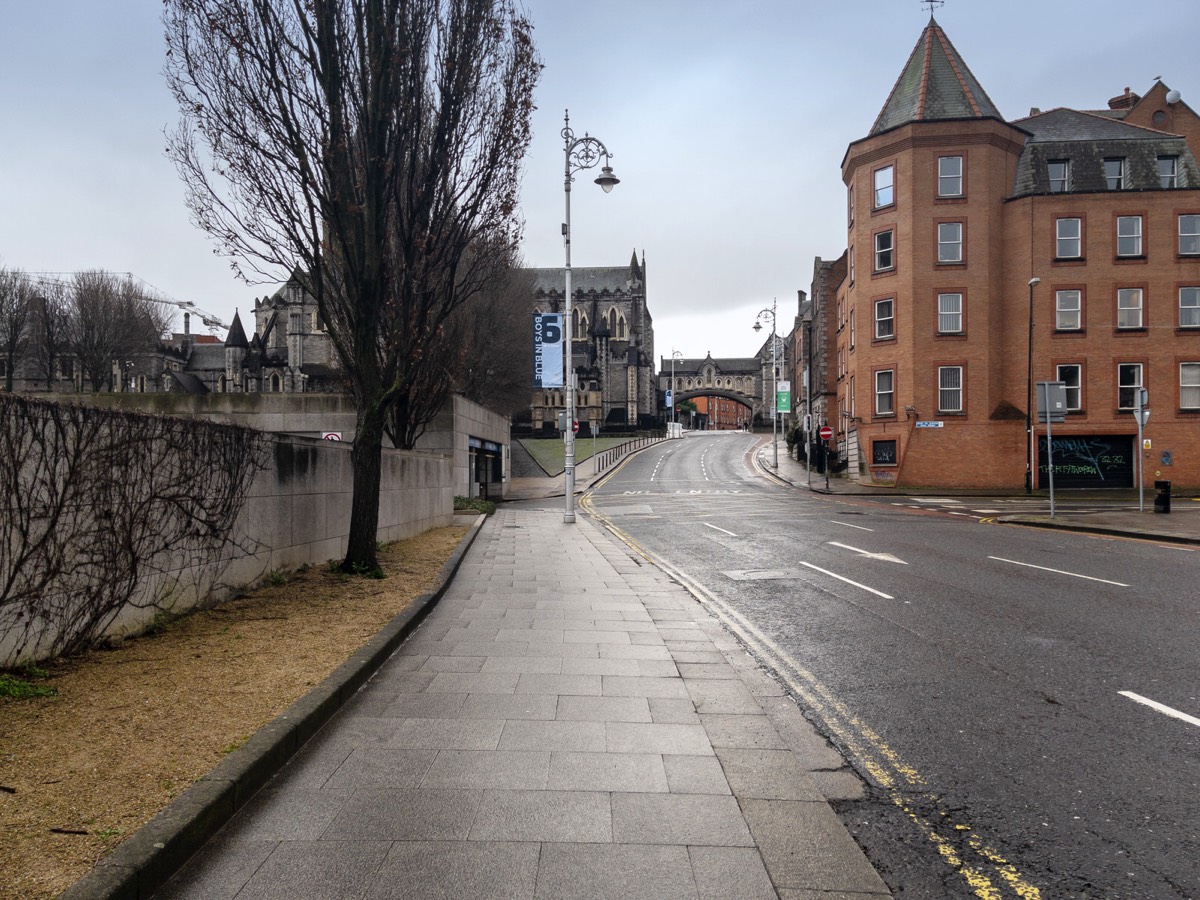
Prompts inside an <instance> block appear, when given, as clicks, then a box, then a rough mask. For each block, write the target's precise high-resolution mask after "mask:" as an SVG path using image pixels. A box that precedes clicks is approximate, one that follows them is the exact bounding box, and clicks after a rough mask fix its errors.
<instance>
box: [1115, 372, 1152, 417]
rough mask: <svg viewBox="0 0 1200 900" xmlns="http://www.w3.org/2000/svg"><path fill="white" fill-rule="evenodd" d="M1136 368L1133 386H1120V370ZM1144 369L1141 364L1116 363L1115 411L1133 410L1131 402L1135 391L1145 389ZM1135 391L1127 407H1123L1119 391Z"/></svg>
mask: <svg viewBox="0 0 1200 900" xmlns="http://www.w3.org/2000/svg"><path fill="white" fill-rule="evenodd" d="M1134 367H1136V368H1137V381H1136V382H1134V383H1133V384H1121V370H1122V369H1127V368H1134ZM1143 373H1144V369H1143V368H1142V364H1141V363H1117V409H1133V400H1134V397H1136V390H1137V389H1138V388H1140V387H1145V386H1146V385H1145V384H1144V377H1145V376H1144V374H1143ZM1123 390H1124V391H1129V390H1132V391H1135V394H1134V395H1133V396H1131V397H1130V400H1129V405H1128V406H1125V405H1122V403H1121V391H1123Z"/></svg>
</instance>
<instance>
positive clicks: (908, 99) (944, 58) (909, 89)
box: [871, 18, 1004, 135]
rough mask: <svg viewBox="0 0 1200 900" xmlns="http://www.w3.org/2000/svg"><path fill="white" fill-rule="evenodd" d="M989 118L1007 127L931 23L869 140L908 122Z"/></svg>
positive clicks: (997, 111) (960, 60)
mask: <svg viewBox="0 0 1200 900" xmlns="http://www.w3.org/2000/svg"><path fill="white" fill-rule="evenodd" d="M989 118H990V119H999V120H1000V121H1004V117H1003V116H1002V115H1000V111H999V110H998V109H997V108H996V105H995V104H994V103H992V101H991V99H990V98H989V97H988V95H987V92H986V91H984V89H983V87H982V86H981V85H980V84H979V82H978V81H977V80H976V78H975V76H974V75H973V74H971V70H970V69H968V68H967V64H966V63H965V62H963V60H962V57H961V56H959V55H958V51H957V50H955V49H954V45H953V44H951V43H950V39H949V38H947V37H946V33H945V32H944V31H942V28H941V26H940V25H938V23H937V22H936V21H935V20H934V19H933V18H930V20H929V24H928V25H927V26H926V27H925V30H924V31H923V32H921V37H920V39H919V40H918V41H917V46H916V47H915V48H913V52H912V55H911V56H909V58H908V62H907V63H906V64H905V66H904V69H903V70H902V71H901V72H900V77H899V78H898V79H896V84H895V85H894V86H893V87H892V92H891V94H890V95H889V96H888V99H887V102H886V103H885V104H884V105H883V109H882V110H880V112H879V116H878V118H876V119H875V124H874V125H873V126H872V128H871V134H872V135H876V134H879V133H881V132H884V131H888V130H889V129H892V128H898V127H899V126H901V125H907V124H908V123H909V122H933V121H939V120H946V119H989Z"/></svg>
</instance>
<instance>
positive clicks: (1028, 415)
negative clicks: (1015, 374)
mask: <svg viewBox="0 0 1200 900" xmlns="http://www.w3.org/2000/svg"><path fill="white" fill-rule="evenodd" d="M1041 283H1042V279H1040V278H1038V277H1037V276H1036V275H1034V276H1033V277H1032V278H1030V279H1029V358H1028V361H1027V364H1026V367H1025V438H1026V440H1027V441H1028V442H1029V455H1028V458H1027V459H1026V460H1025V493H1026V494H1032V493H1033V471H1034V466H1035V465H1036V463H1035V462H1034V459H1033V454H1034V444H1033V289H1034V288H1035V287H1036V286H1037V285H1039V284H1041Z"/></svg>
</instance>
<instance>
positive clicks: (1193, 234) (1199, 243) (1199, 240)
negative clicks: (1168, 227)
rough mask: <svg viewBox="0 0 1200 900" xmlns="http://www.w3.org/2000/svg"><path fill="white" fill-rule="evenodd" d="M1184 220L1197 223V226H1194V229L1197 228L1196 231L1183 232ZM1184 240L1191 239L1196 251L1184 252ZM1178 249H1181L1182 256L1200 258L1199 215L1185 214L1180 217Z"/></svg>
mask: <svg viewBox="0 0 1200 900" xmlns="http://www.w3.org/2000/svg"><path fill="white" fill-rule="evenodd" d="M1184 219H1190V220H1192V221H1194V222H1195V225H1193V226H1192V227H1193V228H1195V231H1187V232H1185V231H1184V230H1183V220H1184ZM1184 238H1191V240H1192V244H1193V246H1195V248H1196V249H1195V250H1184V249H1183V240H1184ZM1178 249H1179V255H1180V256H1200V215H1197V214H1195V213H1183V214H1181V215H1180V216H1179V248H1178Z"/></svg>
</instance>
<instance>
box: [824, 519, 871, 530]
mask: <svg viewBox="0 0 1200 900" xmlns="http://www.w3.org/2000/svg"><path fill="white" fill-rule="evenodd" d="M829 521H830V522H832V523H833V524H834V525H845V526H846V527H847V528H857V529H859V530H860V531H874V530H875V529H874V528H868V527H867V526H866V525H851V524H850V523H849V522H842V521H841V520H839V519H830V520H829Z"/></svg>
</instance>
